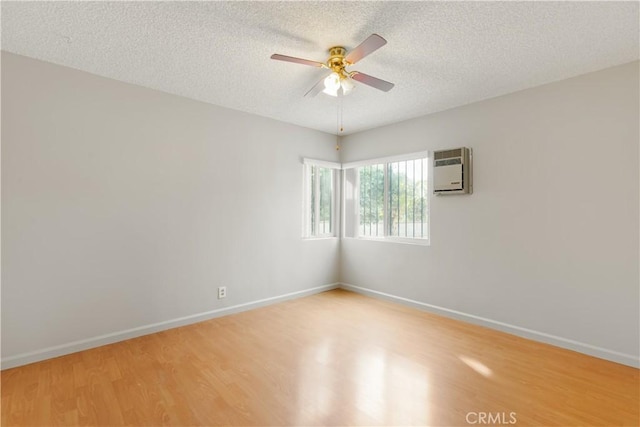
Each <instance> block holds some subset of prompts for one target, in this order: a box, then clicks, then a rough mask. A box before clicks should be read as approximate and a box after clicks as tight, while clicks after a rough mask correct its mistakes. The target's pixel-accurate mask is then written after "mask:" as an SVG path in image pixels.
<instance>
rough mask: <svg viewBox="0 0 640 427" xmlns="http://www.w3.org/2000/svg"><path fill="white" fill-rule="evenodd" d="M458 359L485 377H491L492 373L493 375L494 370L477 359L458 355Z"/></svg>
mask: <svg viewBox="0 0 640 427" xmlns="http://www.w3.org/2000/svg"><path fill="white" fill-rule="evenodd" d="M458 359H460V360H461V361H462V362H463V363H464V364H465V365H467V366H468V367H470V368H471V369H473V370H474V371H476V372H477V373H479V374H480V375H482V376H484V377H487V378H489V377H490V376H491V375H493V371H492V370H491V369H490V368H489V367H488V366H487V365H485V364H484V363H482V362H480V361H478V360H476V359H472V358H470V357H466V356H458Z"/></svg>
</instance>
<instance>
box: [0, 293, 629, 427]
mask: <svg viewBox="0 0 640 427" xmlns="http://www.w3.org/2000/svg"><path fill="white" fill-rule="evenodd" d="M639 372H640V371H639V370H637V369H634V368H630V367H627V366H623V365H619V364H616V363H611V362H606V361H604V360H600V359H596V358H593V357H589V356H585V355H582V354H578V353H575V352H571V351H567V350H563V349H560V348H556V347H552V346H549V345H545V344H540V343H536V342H533V341H529V340H525V339H522V338H518V337H515V336H512V335H508V334H504V333H501V332H497V331H493V330H490V329H486V328H482V327H478V326H474V325H469V324H466V323H463V322H458V321H454V320H450V319H446V318H443V317H439V316H435V315H432V314H428V313H424V312H421V311H418V310H415V309H411V308H407V307H403V306H399V305H396V304H393V303H389V302H385V301H379V300H376V299H372V298H368V297H365V296H362V295H357V294H354V293H350V292H346V291H341V290H335V291H331V292H325V293H322V294H318V295H314V296H311V297H307V298H302V299H298V300H294V301H288V302H285V303H281V304H277V305H273V306H269V307H265V308H261V309H257V310H253V311H249V312H245V313H240V314H236V315H231V316H226V317H222V318H218V319H214V320H210V321H206V322H202V323H198V324H195V325H190V326H186V327H182V328H177V329H172V330H169V331H165V332H161V333H157V334H153V335H148V336H145V337H140V338H136V339H132V340H128V341H124V342H120V343H117V344H112V345H108V346H104V347H100V348H96V349H93V350H88V351H83V352H80V353H76V354H72V355H68V356H64V357H59V358H56V359H51V360H48V361H44V362H40V363H34V364H31V365H27V366H23V367H19V368H14V369H9V370H5V371H3V372H2V374H1V375H2V416H1V419H2V425H3V426H10V425H41V426H49V425H102V426H117V425H179V426H187V425H260V426H266V425H287V426H307V425H323V426H330V425H385V426H393V425H440V426H465V425H482V424H483V423H482V422H481V421H484V422H485V423H484V424H493V425H500V424H503V425H508V424H510V423H511V424H513V423H514V421H515V423H516V425H518V426H525V425H544V426H552V425H562V426H585V425H603V426H613V425H633V426H637V425H639V424H640V419H639V410H638V405H639V403H638V402H639V401H640V396H639V385H640V383H639V375H638V374H639ZM489 417H491V418H489Z"/></svg>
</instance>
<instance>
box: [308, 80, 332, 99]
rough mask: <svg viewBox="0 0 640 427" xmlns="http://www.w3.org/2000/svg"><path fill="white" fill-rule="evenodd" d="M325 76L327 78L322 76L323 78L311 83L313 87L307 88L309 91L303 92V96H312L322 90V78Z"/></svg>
mask: <svg viewBox="0 0 640 427" xmlns="http://www.w3.org/2000/svg"><path fill="white" fill-rule="evenodd" d="M326 78H327V76H324V77H323V78H321V79H320V80H318V83H316V84H315V85H313V87H312V88H311V89H309V91H308V92H307V93H305V94H304V97H305V98H306V97H309V98H313V97H314V96H316V95H317V94H319V93H320V92H322V91H323V90H324V79H326Z"/></svg>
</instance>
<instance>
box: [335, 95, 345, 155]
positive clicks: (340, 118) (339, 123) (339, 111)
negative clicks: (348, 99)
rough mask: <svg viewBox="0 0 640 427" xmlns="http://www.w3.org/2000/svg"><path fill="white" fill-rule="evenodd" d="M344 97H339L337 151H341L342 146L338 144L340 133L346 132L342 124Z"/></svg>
mask: <svg viewBox="0 0 640 427" xmlns="http://www.w3.org/2000/svg"><path fill="white" fill-rule="evenodd" d="M342 98H343V97H342V96H339V95H338V108H337V111H336V112H337V115H336V127H337V132H336V151H338V150H340V144H339V143H338V140H339V139H338V138H339V136H340V133H341V132H343V131H344V127H343V122H342V117H343V115H342V111H343V110H342Z"/></svg>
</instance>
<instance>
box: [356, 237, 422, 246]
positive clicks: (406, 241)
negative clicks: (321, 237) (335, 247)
mask: <svg viewBox="0 0 640 427" xmlns="http://www.w3.org/2000/svg"><path fill="white" fill-rule="evenodd" d="M345 239H350V240H361V241H366V242H381V243H400V244H402V245H414V246H431V242H430V241H429V239H406V238H402V237H345Z"/></svg>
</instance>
